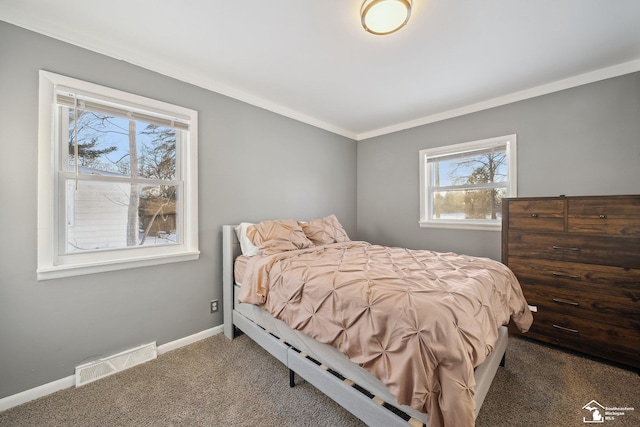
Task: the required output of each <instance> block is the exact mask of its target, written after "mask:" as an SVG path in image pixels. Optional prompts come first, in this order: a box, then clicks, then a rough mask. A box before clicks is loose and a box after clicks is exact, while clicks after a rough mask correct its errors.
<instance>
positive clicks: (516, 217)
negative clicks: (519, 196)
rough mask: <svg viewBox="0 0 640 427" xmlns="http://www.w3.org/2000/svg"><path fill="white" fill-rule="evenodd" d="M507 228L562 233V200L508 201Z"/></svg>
mask: <svg viewBox="0 0 640 427" xmlns="http://www.w3.org/2000/svg"><path fill="white" fill-rule="evenodd" d="M507 203H508V204H509V207H508V209H509V225H508V226H509V228H515V229H524V230H538V231H564V216H565V215H564V203H565V202H564V200H510V201H508V202H507Z"/></svg>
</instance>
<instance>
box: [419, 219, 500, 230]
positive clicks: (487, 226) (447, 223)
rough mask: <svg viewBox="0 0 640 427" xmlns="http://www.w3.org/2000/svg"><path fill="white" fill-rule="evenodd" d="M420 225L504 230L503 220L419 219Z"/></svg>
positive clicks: (460, 228) (426, 226) (425, 226)
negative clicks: (492, 221) (487, 221)
mask: <svg viewBox="0 0 640 427" xmlns="http://www.w3.org/2000/svg"><path fill="white" fill-rule="evenodd" d="M419 224H420V227H424V228H445V229H459V230H483V231H502V222H499V223H497V224H495V223H494V224H487V223H480V222H472V221H469V222H464V223H462V222H460V221H419Z"/></svg>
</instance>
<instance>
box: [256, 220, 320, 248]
mask: <svg viewBox="0 0 640 427" xmlns="http://www.w3.org/2000/svg"><path fill="white" fill-rule="evenodd" d="M247 237H248V238H249V240H250V241H251V243H253V244H254V245H255V246H257V247H258V249H259V250H260V252H261V253H262V254H263V255H273V254H276V253H279V252H284V251H293V250H296V249H304V248H310V247H312V246H313V242H312V241H311V240H309V239H307V236H306V235H305V234H304V231H302V227H300V225H299V224H298V221H296V220H295V219H279V220H273V221H262V222H261V223H259V224H254V225H251V226H249V227H247Z"/></svg>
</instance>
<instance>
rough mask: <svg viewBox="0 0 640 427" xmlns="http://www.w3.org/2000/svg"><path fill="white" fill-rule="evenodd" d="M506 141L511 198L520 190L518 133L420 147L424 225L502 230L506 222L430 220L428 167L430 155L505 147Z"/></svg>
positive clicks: (421, 222) (422, 219)
mask: <svg viewBox="0 0 640 427" xmlns="http://www.w3.org/2000/svg"><path fill="white" fill-rule="evenodd" d="M505 143H506V154H507V164H508V169H509V185H508V187H507V192H508V194H507V197H516V196H517V191H518V182H517V176H518V173H517V169H516V165H517V150H516V147H517V136H516V135H515V134H512V135H505V136H498V137H495V138H487V139H482V140H478V141H471V142H464V143H461V144H454V145H447V146H443V147H435V148H427V149H424V150H420V155H419V157H420V221H419V224H420V227H431V228H448V229H452V228H453V229H464V230H488V231H501V230H502V221H497V222H491V223H489V222H487V221H474V220H464V221H460V220H446V219H438V220H434V219H429V213H428V211H427V205H426V200H427V197H428V196H427V193H426V192H427V182H426V179H427V173H428V171H427V166H426V161H425V159H426V157H439V156H444V155H451V154H456V153H465V152H471V151H475V150H481V149H486V148H491V147H495V146H502V145H505Z"/></svg>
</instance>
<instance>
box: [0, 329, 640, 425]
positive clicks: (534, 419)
mask: <svg viewBox="0 0 640 427" xmlns="http://www.w3.org/2000/svg"><path fill="white" fill-rule="evenodd" d="M297 383H298V385H297V386H296V387H294V388H290V387H289V381H288V371H287V369H286V368H285V367H284V366H283V365H282V364H280V363H279V362H277V361H276V360H275V359H274V358H273V357H271V356H270V355H269V354H268V353H266V352H265V351H264V350H262V349H261V348H260V347H258V346H257V345H256V344H255V343H253V342H252V341H251V340H250V339H249V338H248V337H246V336H241V337H240V338H238V339H236V340H234V341H233V342H231V341H228V340H227V339H226V338H225V337H224V336H223V335H222V334H220V335H217V336H214V337H212V338H208V339H205V340H202V341H200V342H197V343H195V344H192V345H189V346H186V347H183V348H181V349H178V350H175V351H172V352H170V353H166V354H164V355H162V356H160V357H159V358H158V359H156V360H154V361H152V362H149V363H146V364H144V365H141V366H138V367H135V368H132V369H129V370H127V371H124V372H122V373H120V374H117V375H114V376H111V377H108V378H105V379H102V380H100V381H97V382H94V383H91V384H89V385H86V386H84V387H81V388H79V389H67V390H63V391H60V392H57V393H54V394H52V395H49V396H46V397H43V398H41V399H38V400H36V401H33V402H29V403H27V404H24V405H21V406H18V407H15V408H12V409H9V410H7V411H4V412H0V426H28V427H34V426H266V427H268V426H274V427H281V426H362V425H363V424H362V423H361V422H360V421H359V420H357V419H355V418H354V417H353V416H352V415H350V414H349V413H347V412H346V411H345V410H343V409H342V408H341V407H340V406H338V405H337V404H336V403H334V402H333V401H332V400H330V399H328V398H327V397H326V396H324V395H323V394H321V393H320V392H318V391H317V390H316V389H315V388H314V387H313V386H311V385H310V384H307V383H305V382H304V381H302V380H301V379H300V378H299V377H297ZM591 400H595V401H597V402H598V403H600V404H601V405H603V406H605V407H627V408H634V410H633V411H630V410H626V411H624V412H625V415H615V416H614V417H615V419H613V420H605V421H604V423H602V424H596V425H603V426H606V427H627V426H640V377H639V376H638V374H637V373H636V372H634V371H630V370H625V369H621V368H619V367H614V366H611V365H608V364H603V363H598V362H596V361H593V360H590V359H588V358H584V357H581V356H578V355H576V354H573V353H569V352H564V351H561V350H558V349H555V348H551V347H547V346H544V345H541V344H538V343H534V342H531V341H528V340H524V339H520V338H514V337H512V338H511V339H510V343H509V347H508V349H507V366H506V367H505V368H500V369H499V370H498V374H497V376H496V379H495V380H494V383H493V385H492V387H491V389H490V391H489V394H488V396H487V398H486V400H485V402H484V405H483V407H482V409H481V411H480V415H479V416H478V419H477V422H476V425H477V426H478V427H498V426H509V427H512V426H550V427H555V426H558V427H564V426H583V427H584V426H586V425H594V424H586V423H584V422H583V417H589V416H590V412H589V411H587V410H586V409H582V408H583V406H585V405H586V404H587V403H589V402H590V401H591Z"/></svg>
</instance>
